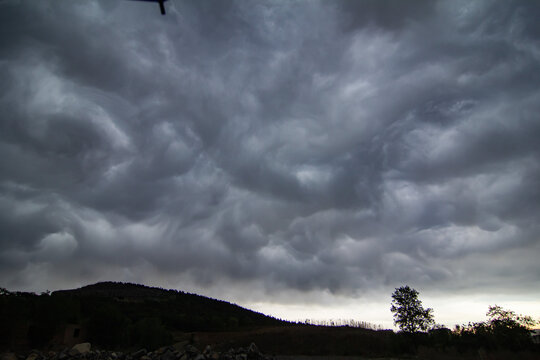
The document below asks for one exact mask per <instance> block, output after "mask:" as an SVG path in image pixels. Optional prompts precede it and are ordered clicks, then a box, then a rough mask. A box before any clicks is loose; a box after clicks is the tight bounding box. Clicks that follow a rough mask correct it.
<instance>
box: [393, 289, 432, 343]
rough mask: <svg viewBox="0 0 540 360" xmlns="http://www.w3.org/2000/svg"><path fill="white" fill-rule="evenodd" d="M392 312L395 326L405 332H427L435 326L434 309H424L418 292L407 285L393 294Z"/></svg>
mask: <svg viewBox="0 0 540 360" xmlns="http://www.w3.org/2000/svg"><path fill="white" fill-rule="evenodd" d="M390 311H392V312H393V313H394V324H395V325H397V326H399V328H400V329H401V330H402V331H404V332H408V333H413V332H417V331H426V330H428V329H429V327H430V326H432V325H434V324H435V321H434V320H433V309H431V308H427V309H424V307H423V306H422V302H421V301H420V300H419V299H418V291H416V290H415V289H413V288H410V287H409V286H407V285H406V286H402V287H400V288H396V290H395V291H394V293H393V294H392V306H391V308H390Z"/></svg>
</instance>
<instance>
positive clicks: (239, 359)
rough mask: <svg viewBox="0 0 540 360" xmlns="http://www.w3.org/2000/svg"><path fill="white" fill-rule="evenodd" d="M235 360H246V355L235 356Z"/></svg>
mask: <svg viewBox="0 0 540 360" xmlns="http://www.w3.org/2000/svg"><path fill="white" fill-rule="evenodd" d="M235 360H247V355H246V354H237V355H236V356H235Z"/></svg>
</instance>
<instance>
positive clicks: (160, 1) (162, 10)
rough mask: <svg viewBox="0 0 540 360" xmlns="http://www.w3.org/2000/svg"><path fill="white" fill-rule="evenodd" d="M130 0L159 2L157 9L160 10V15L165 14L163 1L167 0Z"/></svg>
mask: <svg viewBox="0 0 540 360" xmlns="http://www.w3.org/2000/svg"><path fill="white" fill-rule="evenodd" d="M131 1H146V2H157V3H159V10H161V15H165V1H167V0H131Z"/></svg>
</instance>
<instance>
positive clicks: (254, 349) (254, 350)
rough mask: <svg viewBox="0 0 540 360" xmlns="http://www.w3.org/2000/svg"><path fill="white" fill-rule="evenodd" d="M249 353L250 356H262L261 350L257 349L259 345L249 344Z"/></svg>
mask: <svg viewBox="0 0 540 360" xmlns="http://www.w3.org/2000/svg"><path fill="white" fill-rule="evenodd" d="M247 352H248V354H257V355H260V354H261V352H260V351H259V348H258V347H257V345H255V343H251V344H249V347H248V351H247Z"/></svg>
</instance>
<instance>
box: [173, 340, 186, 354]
mask: <svg viewBox="0 0 540 360" xmlns="http://www.w3.org/2000/svg"><path fill="white" fill-rule="evenodd" d="M188 344H189V341H180V342H177V343H176V344H174V345H173V347H174V350H176V351H180V352H184V351H185V349H186V346H187V345H188Z"/></svg>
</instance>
